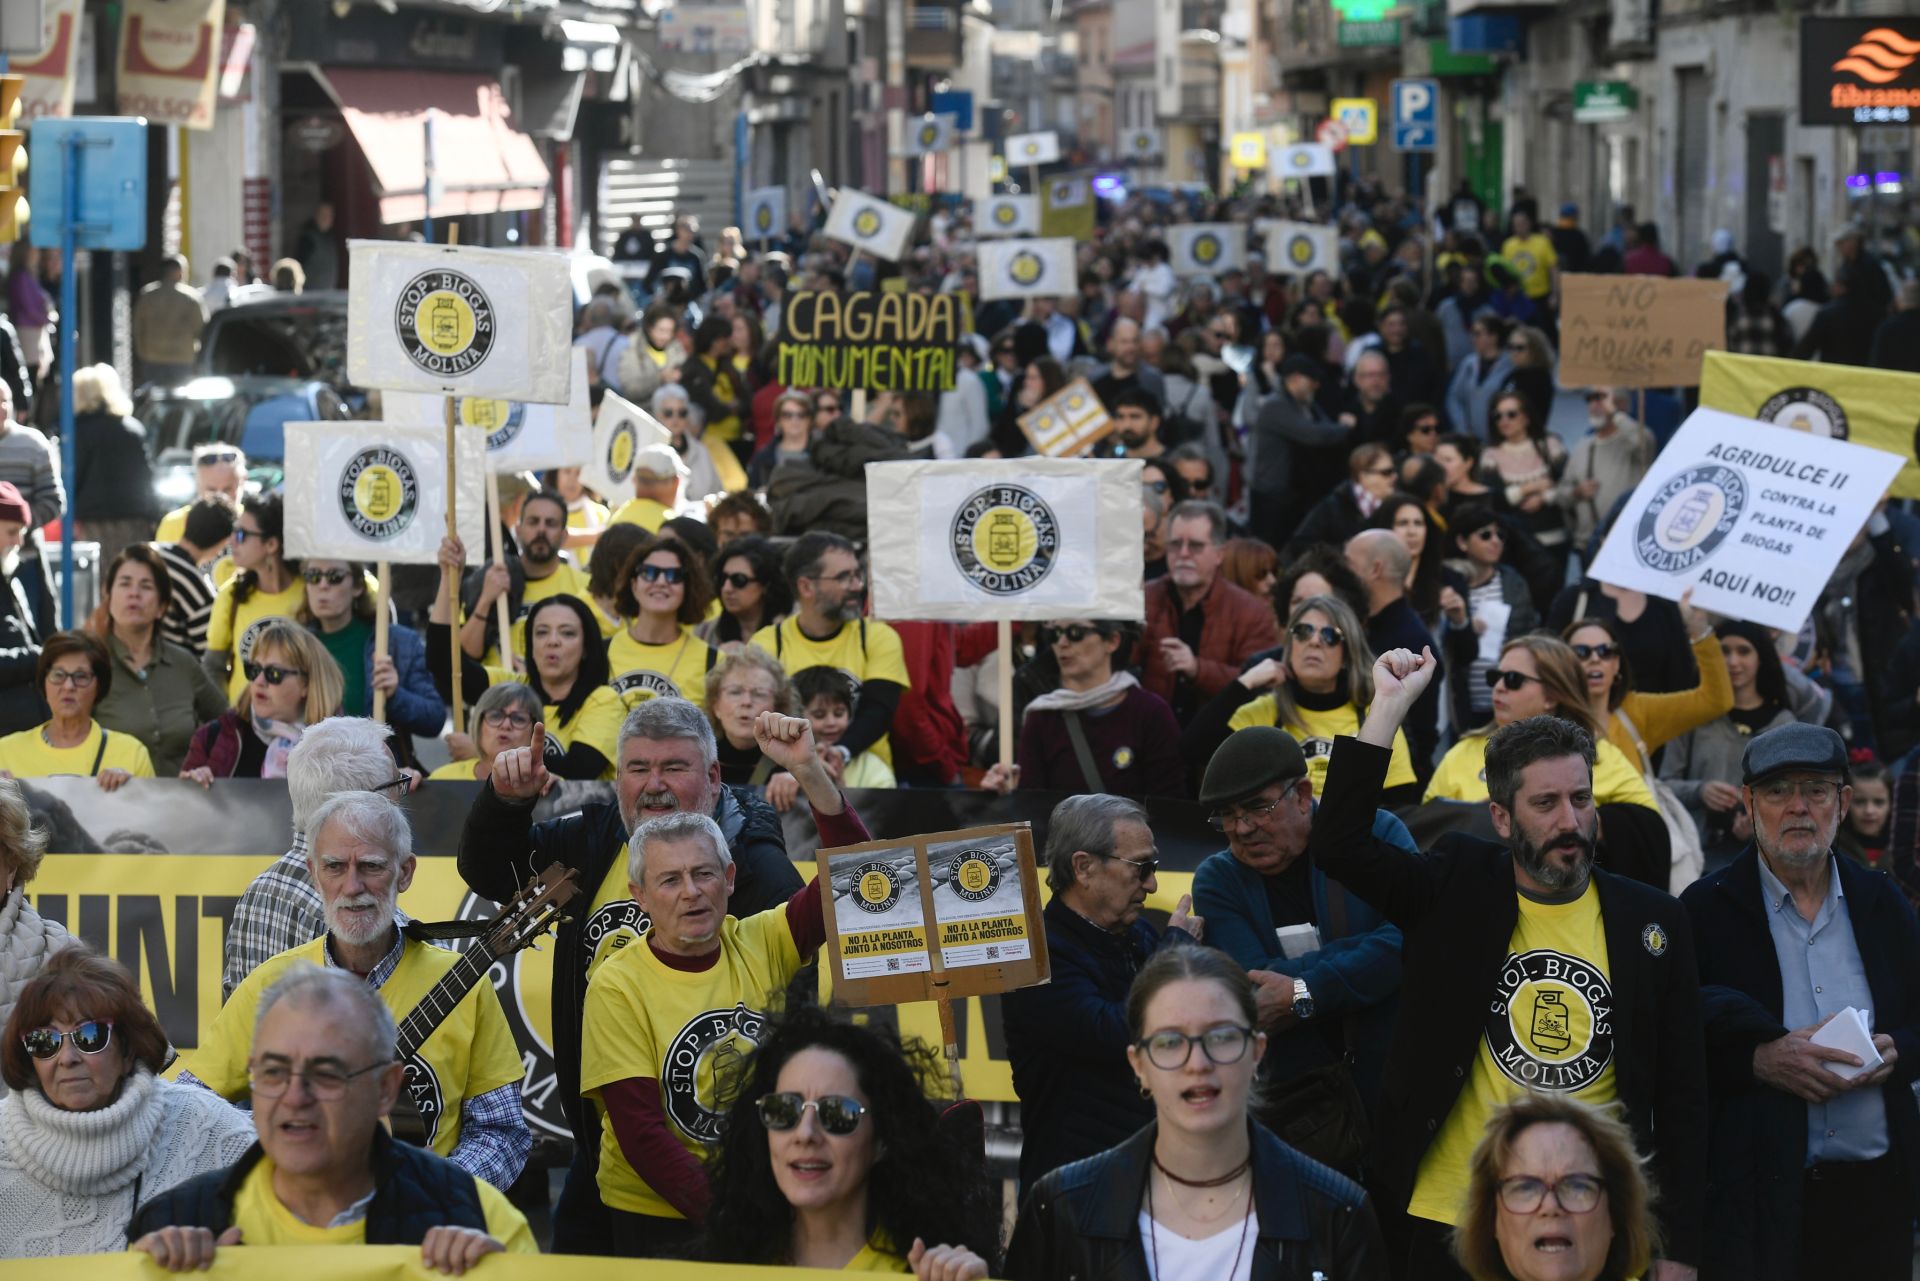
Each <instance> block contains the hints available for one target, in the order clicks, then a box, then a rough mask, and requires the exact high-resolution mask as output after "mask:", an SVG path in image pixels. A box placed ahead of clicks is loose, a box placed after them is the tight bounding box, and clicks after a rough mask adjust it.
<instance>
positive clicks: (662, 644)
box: [607, 534, 720, 707]
mask: <svg viewBox="0 0 1920 1281" xmlns="http://www.w3.org/2000/svg"><path fill="white" fill-rule="evenodd" d="M621 579H622V583H621V586H620V588H619V591H618V594H617V595H616V596H615V598H614V603H615V604H616V605H617V606H618V607H619V610H620V617H621V618H623V619H625V620H626V626H624V627H622V628H621V629H620V630H619V631H617V632H615V633H614V634H613V639H611V640H609V641H608V642H607V668H608V670H609V671H611V672H612V673H613V688H614V692H615V693H617V694H619V695H620V697H621V698H623V699H625V700H626V703H627V706H629V707H631V706H633V705H634V704H635V703H639V702H644V701H645V700H646V699H649V698H660V697H668V698H684V699H686V700H687V701H688V702H690V703H695V704H698V703H701V702H704V701H705V699H706V696H707V673H708V672H709V671H712V670H713V666H714V664H715V663H717V662H719V661H720V651H719V650H717V649H715V648H714V647H713V646H711V645H709V644H708V643H707V642H706V641H704V640H702V639H700V637H698V636H696V635H694V631H693V629H694V625H695V624H697V623H700V622H703V621H705V619H706V617H707V607H708V606H709V605H711V604H712V603H713V584H712V583H711V582H709V581H708V579H707V567H706V565H705V564H704V563H703V562H702V561H701V559H700V558H699V556H697V555H695V554H694V552H693V550H692V549H691V548H689V547H688V546H687V545H686V544H685V543H683V542H681V541H680V540H679V539H678V538H677V537H675V536H673V535H672V534H661V535H657V536H656V537H654V538H653V539H651V540H650V541H648V542H645V543H642V544H640V546H638V547H636V548H634V550H633V553H632V554H631V555H630V556H628V557H627V568H626V572H625V573H624V574H622V575H621Z"/></svg>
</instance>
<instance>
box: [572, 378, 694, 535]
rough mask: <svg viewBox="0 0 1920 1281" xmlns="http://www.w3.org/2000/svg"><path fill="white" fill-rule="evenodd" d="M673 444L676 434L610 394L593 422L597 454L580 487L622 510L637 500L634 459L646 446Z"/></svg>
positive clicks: (582, 475) (588, 464) (582, 471)
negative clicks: (626, 504)
mask: <svg viewBox="0 0 1920 1281" xmlns="http://www.w3.org/2000/svg"><path fill="white" fill-rule="evenodd" d="M672 441H673V433H672V432H670V431H668V430H667V429H666V428H665V427H664V426H662V425H661V423H660V420H659V419H657V418H655V417H654V416H653V415H652V414H650V413H648V412H647V411H646V410H644V409H641V408H640V407H639V406H638V405H635V404H633V403H631V402H629V401H627V400H625V399H623V398H622V397H620V396H618V395H616V394H615V393H613V392H608V393H607V394H606V395H605V396H603V397H602V398H601V400H600V412H599V414H598V415H597V416H595V418H594V420H593V453H592V454H591V455H590V456H589V457H588V458H587V462H586V465H585V466H584V467H582V468H581V469H580V483H581V484H583V485H585V486H586V487H587V488H588V489H591V490H592V491H593V492H594V493H596V494H598V495H600V497H601V498H602V499H604V500H606V501H607V502H609V503H611V504H612V505H613V506H615V507H618V506H619V505H620V504H621V503H624V502H625V501H626V500H627V499H629V498H631V497H633V458H634V455H635V454H637V453H639V452H640V450H641V448H642V447H643V446H646V445H666V444H671V443H672Z"/></svg>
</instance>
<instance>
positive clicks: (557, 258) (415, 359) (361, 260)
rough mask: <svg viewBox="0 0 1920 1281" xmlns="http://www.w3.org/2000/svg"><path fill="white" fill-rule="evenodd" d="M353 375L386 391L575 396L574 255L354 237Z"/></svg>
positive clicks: (544, 398)
mask: <svg viewBox="0 0 1920 1281" xmlns="http://www.w3.org/2000/svg"><path fill="white" fill-rule="evenodd" d="M347 248H348V250H349V251H350V252H351V253H352V255H353V285H352V288H351V289H350V290H349V292H348V295H347V377H348V378H350V379H351V380H352V381H353V382H355V383H356V384H358V385H359V386H362V387H377V388H379V389H381V390H382V391H388V390H397V391H424V392H438V393H440V394H441V395H447V396H494V397H499V398H500V399H503V400H518V401H537V402H539V403H541V404H548V405H564V404H566V403H567V402H568V401H569V400H570V399H571V398H572V389H571V386H570V384H571V381H572V378H573V357H572V354H571V351H572V347H573V283H572V278H571V277H570V275H569V274H568V273H569V268H568V261H567V258H566V256H565V255H563V254H557V253H546V252H541V251H537V250H532V249H468V248H461V247H456V246H453V245H416V244H409V243H406V242H402V241H390V240H352V241H348V242H347Z"/></svg>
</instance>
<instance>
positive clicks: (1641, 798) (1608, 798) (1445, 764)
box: [1421, 734, 1658, 809]
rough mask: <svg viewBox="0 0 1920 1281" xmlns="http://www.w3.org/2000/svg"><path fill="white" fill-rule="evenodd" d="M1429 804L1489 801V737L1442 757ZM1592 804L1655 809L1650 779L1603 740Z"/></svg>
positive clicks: (1467, 741)
mask: <svg viewBox="0 0 1920 1281" xmlns="http://www.w3.org/2000/svg"><path fill="white" fill-rule="evenodd" d="M1421 799H1422V800H1427V801H1484V800H1486V799H1487V735H1485V734H1469V735H1467V736H1466V737H1465V738H1463V739H1461V740H1460V741H1459V742H1457V743H1455V744H1454V745H1453V746H1452V747H1451V748H1450V749H1448V751H1447V754H1446V755H1445V756H1442V757H1441V758H1440V764H1439V766H1438V767H1437V768H1436V769H1435V770H1434V771H1433V778H1432V779H1431V780H1430V781H1429V782H1428V783H1427V794H1426V795H1425V796H1424V797H1422V798H1421ZM1593 803H1594V804H1595V805H1644V806H1646V807H1647V808H1648V809H1656V808H1658V807H1657V806H1655V805H1654V803H1653V793H1652V792H1649V791H1648V790H1647V780H1646V779H1644V778H1642V777H1641V776H1640V771H1639V770H1637V769H1635V768H1634V767H1633V765H1632V764H1631V763H1630V762H1629V761H1628V760H1627V758H1626V757H1625V756H1623V755H1622V754H1621V752H1620V749H1619V748H1617V747H1615V746H1614V745H1613V744H1612V743H1609V742H1608V741H1607V740H1606V739H1604V738H1603V739H1601V740H1600V741H1599V742H1598V743H1596V744H1594V754H1593Z"/></svg>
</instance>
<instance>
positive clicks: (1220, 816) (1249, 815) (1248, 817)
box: [1207, 782, 1293, 832]
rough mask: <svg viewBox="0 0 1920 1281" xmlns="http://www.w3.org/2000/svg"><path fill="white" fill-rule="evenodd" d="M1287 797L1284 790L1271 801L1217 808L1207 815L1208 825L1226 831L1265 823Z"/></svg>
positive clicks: (1216, 829) (1218, 830) (1217, 830)
mask: <svg viewBox="0 0 1920 1281" xmlns="http://www.w3.org/2000/svg"><path fill="white" fill-rule="evenodd" d="M1292 786H1293V784H1292V783H1291V782H1289V783H1288V784H1287V787H1288V788H1291V787H1292ZM1285 799H1286V793H1285V792H1282V793H1281V794H1280V795H1279V796H1276V797H1274V798H1273V799H1272V800H1270V801H1261V802H1259V803H1257V804H1253V805H1243V806H1241V807H1240V808H1238V809H1224V810H1215V811H1214V812H1213V813H1211V814H1209V815H1207V826H1208V827H1211V828H1212V829H1213V830H1214V831H1216V832H1225V831H1229V830H1238V829H1239V828H1242V827H1251V826H1254V825H1257V824H1260V823H1264V822H1265V821H1266V820H1267V816H1268V815H1270V814H1272V813H1273V812H1274V811H1275V810H1277V809H1279V808H1280V802H1281V801H1283V800H1285Z"/></svg>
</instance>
